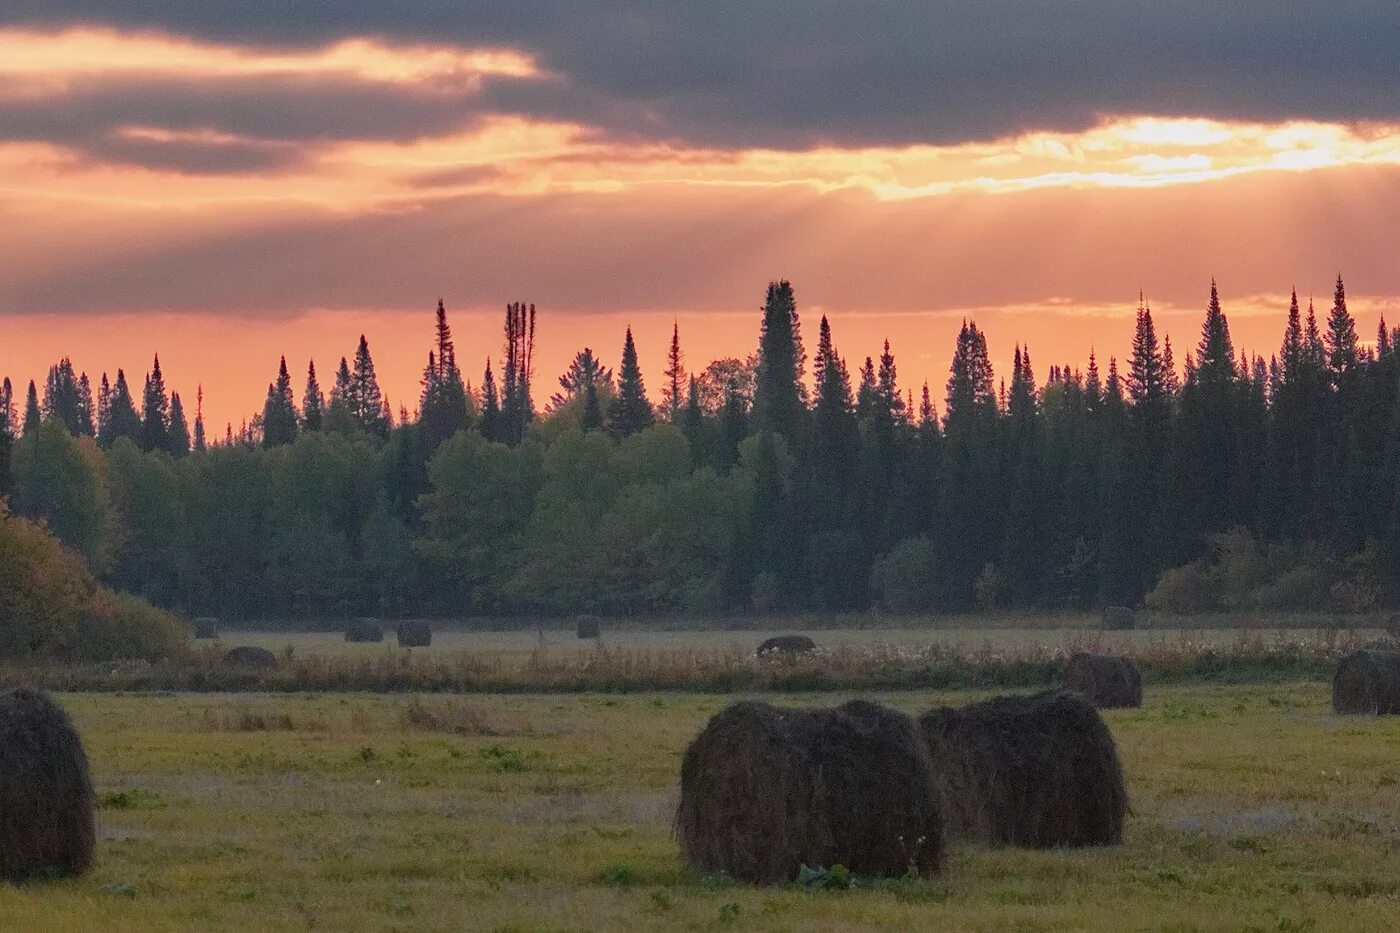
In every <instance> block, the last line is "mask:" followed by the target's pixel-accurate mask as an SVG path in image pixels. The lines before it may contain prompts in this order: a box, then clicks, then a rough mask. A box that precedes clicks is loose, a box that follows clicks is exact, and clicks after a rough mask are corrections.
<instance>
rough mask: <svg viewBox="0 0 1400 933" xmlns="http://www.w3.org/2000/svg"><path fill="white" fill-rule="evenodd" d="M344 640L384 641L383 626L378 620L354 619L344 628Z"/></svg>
mask: <svg viewBox="0 0 1400 933" xmlns="http://www.w3.org/2000/svg"><path fill="white" fill-rule="evenodd" d="M345 640H346V641H353V642H379V641H383V640H384V626H382V625H380V624H379V620H378V619H356V620H355V621H354V622H351V623H350V624H349V625H347V626H346V627H345Z"/></svg>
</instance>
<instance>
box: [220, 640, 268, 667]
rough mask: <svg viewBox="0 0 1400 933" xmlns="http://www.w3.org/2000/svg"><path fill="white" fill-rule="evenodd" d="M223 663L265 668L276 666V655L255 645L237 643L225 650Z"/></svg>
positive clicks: (233, 665)
mask: <svg viewBox="0 0 1400 933" xmlns="http://www.w3.org/2000/svg"><path fill="white" fill-rule="evenodd" d="M224 663H225V664H227V665H228V666H229V667H246V668H251V669H253V670H267V669H268V668H273V667H276V666H277V655H275V654H273V653H272V652H271V651H268V650H267V649H266V648H259V647H258V646H257V645H239V646H238V647H237V648H230V649H229V650H228V651H227V652H225V654H224Z"/></svg>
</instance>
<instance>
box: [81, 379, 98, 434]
mask: <svg viewBox="0 0 1400 933" xmlns="http://www.w3.org/2000/svg"><path fill="white" fill-rule="evenodd" d="M78 433H79V434H81V435H83V436H84V437H96V436H97V412H96V411H95V410H94V405H93V399H92V384H91V383H90V382H88V377H87V373H83V374H82V375H80V376H79V377H78Z"/></svg>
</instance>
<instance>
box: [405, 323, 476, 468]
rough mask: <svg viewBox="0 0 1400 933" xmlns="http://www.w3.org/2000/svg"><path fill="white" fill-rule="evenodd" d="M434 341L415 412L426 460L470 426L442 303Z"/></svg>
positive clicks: (465, 391)
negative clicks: (417, 417) (417, 416)
mask: <svg viewBox="0 0 1400 933" xmlns="http://www.w3.org/2000/svg"><path fill="white" fill-rule="evenodd" d="M436 337H437V348H436V351H435V352H434V351H430V352H429V353H428V366H427V368H426V369H425V370H424V371H423V394H422V397H421V399H420V400H419V408H418V410H419V423H420V424H421V425H422V429H423V446H424V451H425V452H426V453H427V454H428V455H429V456H431V455H432V453H433V452H435V451H436V450H437V449H438V447H439V446H440V445H441V444H442V442H443V441H445V440H447V439H448V438H449V437H451V436H452V435H454V434H456V433H457V432H458V431H460V430H462V429H464V428H466V427H468V426H469V425H470V410H469V408H468V406H467V387H466V383H465V382H464V381H463V379H462V371H461V370H460V369H458V367H457V350H456V347H455V346H454V344H453V342H452V329H451V327H449V326H448V323H447V309H446V308H445V307H444V306H443V303H442V299H438V306H437V324H436Z"/></svg>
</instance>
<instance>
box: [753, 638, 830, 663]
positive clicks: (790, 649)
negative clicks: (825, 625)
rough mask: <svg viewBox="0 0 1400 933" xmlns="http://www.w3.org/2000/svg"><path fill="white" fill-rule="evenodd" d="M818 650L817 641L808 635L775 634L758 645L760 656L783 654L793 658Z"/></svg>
mask: <svg viewBox="0 0 1400 933" xmlns="http://www.w3.org/2000/svg"><path fill="white" fill-rule="evenodd" d="M816 650H817V643H816V642H814V641H812V639H810V638H808V637H807V636H806V635H775V636H774V637H772V638H770V639H768V640H767V641H765V642H764V643H763V644H761V645H759V646H758V656H759V657H760V658H762V657H764V656H765V655H782V656H784V657H789V658H792V657H796V656H797V655H799V654H806V653H807V652H809V651H816Z"/></svg>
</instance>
